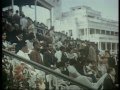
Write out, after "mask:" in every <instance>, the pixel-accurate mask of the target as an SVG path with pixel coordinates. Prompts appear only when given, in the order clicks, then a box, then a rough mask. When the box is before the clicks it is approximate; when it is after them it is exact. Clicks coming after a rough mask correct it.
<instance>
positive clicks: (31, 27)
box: [28, 24, 35, 33]
mask: <svg viewBox="0 0 120 90" xmlns="http://www.w3.org/2000/svg"><path fill="white" fill-rule="evenodd" d="M34 28H35V26H34V24H31V25H30V26H28V31H29V33H31V32H33V33H34Z"/></svg>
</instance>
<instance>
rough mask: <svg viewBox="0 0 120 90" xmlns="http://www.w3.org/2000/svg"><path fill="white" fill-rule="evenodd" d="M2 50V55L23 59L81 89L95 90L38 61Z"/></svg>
mask: <svg viewBox="0 0 120 90" xmlns="http://www.w3.org/2000/svg"><path fill="white" fill-rule="evenodd" d="M2 52H3V54H4V55H6V56H10V57H14V58H16V59H18V60H20V61H23V62H25V63H27V64H29V65H31V66H33V67H35V68H36V69H38V70H42V71H45V72H49V73H50V74H52V75H54V76H56V77H59V78H62V79H64V80H67V81H69V82H71V83H74V84H75V85H77V86H79V87H82V88H83V90H84V89H85V90H95V89H93V88H90V87H88V86H86V85H83V84H81V83H80V82H78V81H75V80H73V79H72V78H70V77H68V76H66V75H64V74H60V73H57V72H55V71H54V70H52V69H50V68H48V67H46V66H44V65H41V64H38V63H36V62H34V61H30V60H27V59H25V58H23V57H20V56H18V55H16V54H13V53H11V52H9V51H6V50H4V49H2Z"/></svg>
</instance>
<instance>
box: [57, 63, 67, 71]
mask: <svg viewBox="0 0 120 90" xmlns="http://www.w3.org/2000/svg"><path fill="white" fill-rule="evenodd" d="M56 67H57V68H59V69H60V70H63V68H64V67H65V63H64V62H59V63H57V64H56Z"/></svg>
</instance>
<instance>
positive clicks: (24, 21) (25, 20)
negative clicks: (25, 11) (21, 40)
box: [20, 15, 28, 30]
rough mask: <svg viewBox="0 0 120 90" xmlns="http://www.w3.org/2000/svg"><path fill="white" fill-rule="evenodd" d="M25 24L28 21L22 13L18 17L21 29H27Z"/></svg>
mask: <svg viewBox="0 0 120 90" xmlns="http://www.w3.org/2000/svg"><path fill="white" fill-rule="evenodd" d="M27 24H28V21H27V19H26V18H25V15H22V18H21V19H20V25H21V29H22V30H24V29H27Z"/></svg>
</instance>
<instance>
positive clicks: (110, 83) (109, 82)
mask: <svg viewBox="0 0 120 90" xmlns="http://www.w3.org/2000/svg"><path fill="white" fill-rule="evenodd" d="M107 73H108V75H107V76H106V78H105V79H104V82H103V90H116V89H117V87H116V86H115V74H116V72H115V69H114V68H112V67H109V68H108V70H107Z"/></svg>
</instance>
